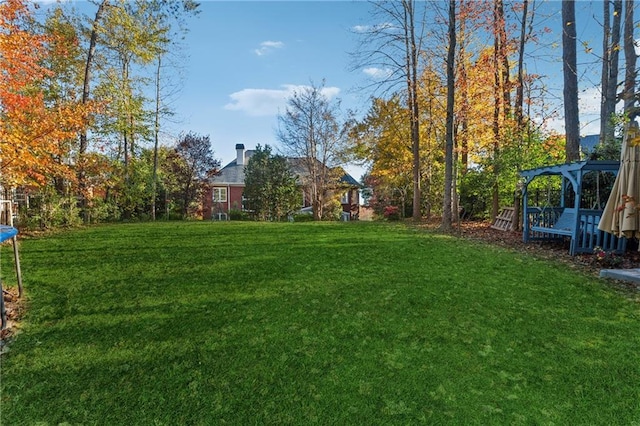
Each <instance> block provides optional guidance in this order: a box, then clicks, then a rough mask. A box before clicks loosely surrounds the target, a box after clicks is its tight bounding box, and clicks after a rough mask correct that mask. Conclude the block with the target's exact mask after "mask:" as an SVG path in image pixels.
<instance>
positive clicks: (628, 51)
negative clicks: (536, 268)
mask: <svg viewBox="0 0 640 426" xmlns="http://www.w3.org/2000/svg"><path fill="white" fill-rule="evenodd" d="M624 6H625V8H624V9H625V15H624V58H625V75H624V93H623V96H622V97H623V98H624V112H625V115H626V116H627V117H629V118H633V117H631V115H635V108H634V106H635V100H636V99H635V98H636V94H635V92H636V90H635V89H636V74H637V72H636V59H637V55H636V51H635V43H634V41H635V37H634V22H633V15H634V8H635V4H634V1H633V0H625V3H624Z"/></svg>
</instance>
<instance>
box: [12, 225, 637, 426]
mask: <svg viewBox="0 0 640 426" xmlns="http://www.w3.org/2000/svg"><path fill="white" fill-rule="evenodd" d="M11 257H12V256H11V251H10V247H9V246H3V247H2V275H3V277H5V279H6V280H7V282H8V283H9V284H10V283H11V282H12V279H13V278H12V274H13V270H12V266H11V263H10V261H11ZM21 262H22V269H23V275H24V282H25V289H26V293H27V296H28V300H29V311H28V315H27V317H26V318H25V319H24V321H23V327H22V331H21V332H20V333H19V334H18V335H17V337H16V339H15V341H14V342H13V343H12V345H11V348H10V351H9V353H8V354H6V355H4V356H3V358H2V370H1V390H2V395H1V398H2V399H1V406H0V410H1V411H0V416H1V417H0V424H2V425H22V424H25V425H36V424H37V425H58V424H61V423H64V424H72V425H77V424H83V425H93V424H99V425H116V424H118V425H120V424H123V425H179V424H180V425H182V424H185V425H217V424H230V425H262V424H291V425H309V424H322V425H325V424H326V425H329V424H330V425H410V424H421V423H424V424H429V425H440V424H459V425H470V424H476V425H491V424H496V425H504V424H514V425H520V424H523V425H537V424H540V425H551V424H554V425H572V426H573V425H639V424H640V306H639V305H638V303H637V301H634V300H633V299H632V298H631V297H629V296H628V295H624V294H622V293H619V292H617V291H616V290H613V289H612V288H611V287H608V286H607V285H606V283H605V282H604V281H599V280H597V279H595V278H592V277H588V276H585V275H581V274H580V273H577V272H575V271H571V270H567V268H566V267H565V266H563V265H561V264H559V263H558V264H553V263H549V262H546V261H542V260H536V259H533V258H530V257H527V256H524V255H521V254H514V253H511V252H509V251H506V250H503V249H499V248H494V247H490V246H486V245H481V244H478V243H470V242H468V241H463V240H459V239H456V238H453V237H447V236H442V235H438V234H435V233H429V232H425V231H418V230H416V229H414V228H410V227H405V226H403V225H390V224H384V223H355V222H353V223H293V224H290V223H286V224H270V223H266V224H265V223H260V224H258V223H203V222H187V223H156V224H130V225H113V226H101V227H94V228H88V229H83V230H79V231H71V232H68V233H64V234H59V235H54V236H49V237H46V238H41V239H25V240H24V241H22V243H21ZM13 280H14V281H15V279H13Z"/></svg>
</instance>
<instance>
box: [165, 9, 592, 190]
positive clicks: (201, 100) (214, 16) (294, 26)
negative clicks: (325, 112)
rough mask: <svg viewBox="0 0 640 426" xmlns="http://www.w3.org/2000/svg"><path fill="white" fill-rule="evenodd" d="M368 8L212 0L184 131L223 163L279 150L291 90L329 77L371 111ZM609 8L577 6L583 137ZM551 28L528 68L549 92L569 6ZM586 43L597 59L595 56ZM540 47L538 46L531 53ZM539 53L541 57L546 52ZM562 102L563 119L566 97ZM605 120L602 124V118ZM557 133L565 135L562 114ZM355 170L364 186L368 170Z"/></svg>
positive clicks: (183, 100)
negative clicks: (365, 41) (202, 139)
mask: <svg viewBox="0 0 640 426" xmlns="http://www.w3.org/2000/svg"><path fill="white" fill-rule="evenodd" d="M371 7H372V6H371V4H370V3H369V2H366V1H319V2H310V1H283V2H275V1H262V2H248V1H234V2H224V1H204V2H202V5H201V8H202V12H201V13H200V15H199V16H198V17H197V18H195V19H193V20H192V21H191V23H192V24H191V30H190V33H189V34H188V35H187V40H186V42H187V50H188V52H187V53H188V56H189V58H188V62H187V66H186V74H185V81H184V89H183V92H182V94H181V97H180V99H179V102H177V103H176V105H175V106H176V110H177V112H178V114H179V115H180V116H181V118H182V120H183V121H182V123H181V124H180V126H181V127H182V128H183V129H188V130H191V131H195V132H197V133H200V134H208V135H210V137H211V140H212V144H213V148H214V151H215V153H216V156H217V157H218V158H220V159H221V160H222V162H223V165H224V164H226V163H227V162H229V161H231V160H232V159H233V158H234V157H235V150H234V147H235V144H236V143H243V144H244V145H245V147H247V148H248V149H252V148H254V147H255V146H256V145H257V144H262V145H265V144H269V145H271V146H273V147H276V148H277V146H278V142H277V140H276V138H275V128H276V126H277V118H276V117H277V114H278V112H279V111H283V109H284V108H285V105H286V99H287V97H288V96H289V95H290V94H291V92H292V90H294V89H295V88H296V87H299V86H301V85H307V84H309V83H310V82H314V83H316V84H317V83H320V82H321V81H322V80H323V79H324V80H325V83H326V87H327V89H329V90H330V92H331V95H332V96H337V97H339V98H340V99H341V100H342V105H343V107H347V108H352V109H355V110H357V111H360V112H361V113H362V112H366V110H367V109H368V98H369V96H370V95H371V93H368V92H362V91H361V92H359V93H358V92H356V91H354V89H355V88H357V87H358V86H362V85H363V84H365V83H366V82H367V81H370V80H369V75H367V73H366V72H365V71H364V70H359V71H352V70H350V67H349V65H350V62H351V58H350V55H349V54H350V52H353V51H354V50H355V49H356V47H357V42H358V41H359V39H358V37H357V35H356V34H354V32H353V28H354V27H355V26H357V25H366V24H370V23H372V22H371V19H372V18H371V13H370V8H371ZM601 9H602V3H601V2H600V1H587V0H583V1H578V2H577V3H576V13H577V22H578V26H577V28H578V39H579V40H578V48H579V51H580V58H579V62H580V64H579V72H580V89H581V94H580V97H581V111H582V116H581V125H582V133H583V134H591V133H597V132H598V127H597V126H598V123H597V111H598V108H599V91H598V89H597V88H596V87H595V86H596V85H597V84H598V81H599V72H600V66H599V65H596V64H595V63H596V62H597V57H596V56H595V54H597V52H598V51H599V50H600V49H601V47H600V43H601V42H600V37H601V36H600V32H601V27H600V26H599V25H598V24H597V23H596V22H595V21H594V20H593V15H596V16H599V15H600V14H601ZM537 16H538V18H539V19H540V21H539V22H544V25H546V26H548V27H549V29H550V30H551V32H550V33H548V34H547V35H546V36H545V38H546V40H545V42H546V43H547V50H548V52H547V55H548V56H546V59H537V60H536V61H533V60H532V61H530V64H529V71H530V72H537V73H540V74H544V75H545V76H546V77H545V78H546V79H547V82H548V86H549V90H551V91H554V92H555V93H556V95H557V96H558V97H560V96H561V93H562V85H561V82H562V67H561V63H560V59H561V55H562V50H561V37H560V2H559V1H552V2H548V3H547V4H546V5H545V6H544V8H543V9H542V10H539V11H538V12H537ZM582 42H585V43H586V44H587V45H588V46H589V47H590V48H592V49H593V53H592V54H589V55H587V54H586V52H585V49H583V48H582ZM529 49H532V47H529ZM538 53H539V52H538ZM556 101H557V102H556V105H555V106H552V107H551V108H554V107H555V108H559V112H560V113H562V109H561V107H560V106H561V103H560V101H561V99H560V98H558V99H556ZM594 119H596V121H594ZM550 126H551V127H553V128H555V129H559V130H561V129H562V126H563V124H562V116H561V115H560V116H558V117H557V118H556V119H555V120H554V121H553V122H550ZM347 170H348V171H349V172H350V173H351V174H352V175H353V176H354V177H355V178H356V179H359V178H360V176H361V174H362V172H363V169H362V168H360V167H355V166H350V167H347Z"/></svg>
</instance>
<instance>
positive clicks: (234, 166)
mask: <svg viewBox="0 0 640 426" xmlns="http://www.w3.org/2000/svg"><path fill="white" fill-rule="evenodd" d="M254 152H255V151H254V150H246V151H245V152H244V158H245V164H244V165H238V160H237V158H236V159H234V160H233V161H231V162H230V163H229V164H227V165H226V166H224V167H223V168H222V170H220V172H219V173H218V174H217V175H216V176H214V177H213V178H212V179H211V182H212V183H213V184H214V185H215V184H217V185H244V178H245V174H244V168H245V167H246V165H247V163H248V162H249V159H250V158H251V156H252V155H253V153H254ZM287 163H288V164H289V168H290V169H291V171H292V172H293V173H294V174H296V175H298V176H304V175H306V174H307V172H306V169H305V166H304V162H303V159H302V158H293V157H287ZM336 170H337V171H338V172H340V173H341V176H342V177H341V178H340V183H343V184H345V185H347V186H357V187H362V185H361V184H360V183H359V182H358V181H357V180H356V179H354V178H353V176H351V175H350V174H349V173H347V172H346V171H345V170H344V169H343V168H342V167H338V168H337V169H336Z"/></svg>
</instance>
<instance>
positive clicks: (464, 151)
mask: <svg viewBox="0 0 640 426" xmlns="http://www.w3.org/2000/svg"><path fill="white" fill-rule="evenodd" d="M464 7H465V6H464V5H463V4H460V8H461V9H462V8H464ZM465 33H466V25H465V19H462V20H461V21H460V29H459V35H460V37H459V39H460V40H461V43H460V49H459V53H458V81H459V85H458V87H459V90H460V92H461V96H460V98H459V100H460V104H461V105H460V121H461V124H462V132H461V135H460V136H459V139H460V142H459V143H458V148H459V150H460V174H461V175H462V176H464V175H465V174H466V173H467V170H468V169H469V109H470V108H469V80H468V76H467V61H466V58H465V55H466V49H465V43H466V41H465V40H466V34H465ZM455 140H456V142H457V141H458V137H456V138H455Z"/></svg>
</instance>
